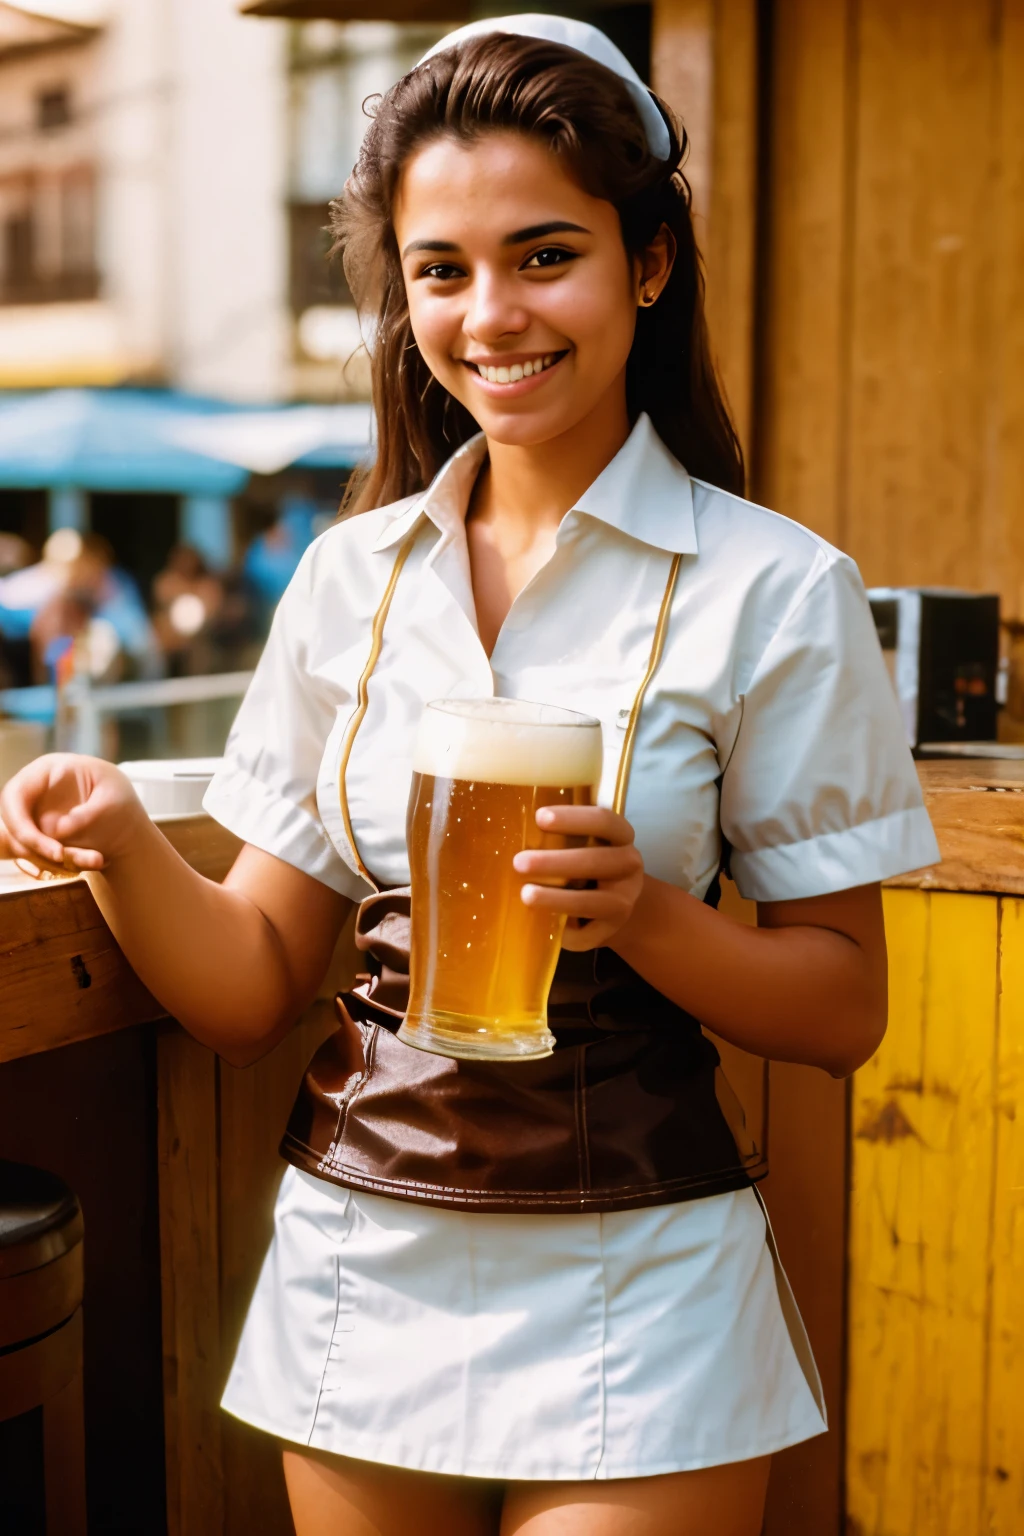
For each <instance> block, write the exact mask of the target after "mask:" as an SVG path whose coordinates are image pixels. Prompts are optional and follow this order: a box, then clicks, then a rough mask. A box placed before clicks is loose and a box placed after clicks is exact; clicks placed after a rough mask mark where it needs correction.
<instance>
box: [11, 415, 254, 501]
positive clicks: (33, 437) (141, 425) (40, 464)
mask: <svg viewBox="0 0 1024 1536" xmlns="http://www.w3.org/2000/svg"><path fill="white" fill-rule="evenodd" d="M224 410H225V406H224V405H223V403H222V402H213V401H206V400H202V399H197V398H191V397H189V396H187V395H178V394H174V393H172V392H170V391H159V390H153V391H148V390H129V389H112V390H91V389H55V390H48V391H46V392H45V393H44V394H39V395H33V396H30V397H25V396H22V397H21V398H16V399H14V400H11V401H10V402H9V403H6V404H0V486H18V487H22V488H29V487H46V486H60V485H73V486H80V487H81V488H82V489H83V490H87V491H136V492H146V491H149V492H157V493H159V492H163V493H165V494H170V495H179V496H234V495H237V494H238V492H239V491H240V490H241V489H242V487H243V486H244V485H245V484H246V482H247V481H248V479H249V472H248V470H247V469H245V468H244V467H242V466H240V465H237V464H231V463H227V462H225V461H224V460H223V459H219V458H214V457H212V456H210V455H207V454H204V453H200V452H197V451H195V450H194V449H192V448H190V447H188V446H186V445H185V444H183V443H181V442H178V441H175V440H174V437H173V436H172V432H173V429H174V427H175V425H176V424H180V423H181V422H182V421H183V420H186V419H189V418H193V419H194V418H196V417H202V416H207V415H210V414H212V413H213V412H223V411H224Z"/></svg>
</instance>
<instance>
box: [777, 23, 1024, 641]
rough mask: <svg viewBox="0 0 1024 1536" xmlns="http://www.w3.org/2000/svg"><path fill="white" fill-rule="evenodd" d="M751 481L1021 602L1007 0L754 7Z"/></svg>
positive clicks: (1022, 364)
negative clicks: (761, 90) (761, 165)
mask: <svg viewBox="0 0 1024 1536" xmlns="http://www.w3.org/2000/svg"><path fill="white" fill-rule="evenodd" d="M768 46H769V47H770V51H771V69H770V91H771V96H770V101H769V108H770V112H769V125H770V135H771V142H770V146H769V163H768V170H767V177H768V188H767V191H768V195H767V197H766V198H765V202H764V207H765V209H766V221H765V228H764V231H763V235H764V246H763V255H764V263H763V267H762V270H761V272H760V274H759V277H760V279H761V280H762V281H763V282H764V284H765V297H764V306H763V312H762V331H761V337H760V341H761V345H760V349H759V357H758V366H759V381H760V386H761V387H760V392H759V396H758V401H757V413H758V416H757V419H758V428H757V431H758V436H757V456H756V460H755V472H756V486H757V490H758V493H759V494H760V495H762V496H763V497H764V499H766V500H767V501H768V502H769V503H770V504H771V505H772V506H775V507H777V508H778V509H779V510H780V511H784V512H786V513H787V514H789V515H790V516H793V517H796V518H797V519H798V520H799V521H801V522H804V523H806V524H807V525H808V526H810V527H812V528H814V529H816V530H817V531H818V532H820V533H822V534H823V535H824V536H825V537H826V538H828V539H830V540H833V541H834V542H836V543H837V544H839V545H840V546H841V547H842V548H844V549H846V550H847V551H848V552H849V553H850V554H852V555H853V556H854V558H855V559H856V560H857V561H858V562H859V564H860V566H861V570H862V572H863V575H864V578H865V581H866V582H867V583H868V584H869V585H875V584H882V583H890V582H891V583H894V584H912V583H919V582H927V583H934V584H947V585H961V586H967V587H972V588H976V589H982V590H997V591H999V592H1000V593H1001V595H1002V599H1003V604H1004V609H1005V611H1006V613H1007V615H1008V616H1010V617H1015V618H1016V617H1020V616H1021V615H1022V614H1024V517H1022V515H1021V510H1022V509H1021V501H1022V498H1024V131H1022V130H1024V4H1021V0H976V3H974V4H970V5H964V4H963V3H962V0H830V3H829V4H828V5H821V4H818V3H816V0H776V3H775V4H774V6H773V7H772V37H771V38H770V39H769V40H768Z"/></svg>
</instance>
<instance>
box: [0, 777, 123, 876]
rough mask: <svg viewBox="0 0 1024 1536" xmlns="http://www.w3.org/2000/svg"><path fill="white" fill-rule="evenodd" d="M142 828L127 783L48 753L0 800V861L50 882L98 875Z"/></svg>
mask: <svg viewBox="0 0 1024 1536" xmlns="http://www.w3.org/2000/svg"><path fill="white" fill-rule="evenodd" d="M147 821H148V818H147V816H146V812H145V811H144V810H143V808H142V803H141V801H140V800H139V797H138V795H137V794H136V793H135V790H134V789H133V787H132V784H131V781H130V780H129V779H128V778H126V776H125V775H124V774H123V773H122V772H121V770H120V769H119V768H116V767H115V766H114V764H113V763H108V762H104V760H103V759H102V758H99V757H82V756H79V755H78V754H75V753H70V752H49V753H47V754H46V755H45V756H44V757H37V758H36V759H35V761H34V762H32V763H29V765H28V767H27V768H23V769H22V770H21V772H20V773H17V774H15V776H14V778H13V779H11V780H10V782H9V783H8V784H6V785H5V786H4V789H3V791H2V792H0V858H5V857H6V858H10V859H17V860H19V861H26V862H27V863H28V864H30V865H34V866H35V867H36V868H38V869H39V870H43V871H49V872H51V873H54V874H67V873H69V872H77V871H81V870H98V869H103V868H104V866H105V865H107V864H109V863H110V862H111V861H112V860H114V859H117V858H120V857H121V855H122V854H124V853H125V852H127V850H128V849H129V848H130V847H131V844H132V840H133V837H134V836H135V834H136V833H137V831H138V829H139V828H140V827H141V826H142V825H143V824H145V823H146V822H147Z"/></svg>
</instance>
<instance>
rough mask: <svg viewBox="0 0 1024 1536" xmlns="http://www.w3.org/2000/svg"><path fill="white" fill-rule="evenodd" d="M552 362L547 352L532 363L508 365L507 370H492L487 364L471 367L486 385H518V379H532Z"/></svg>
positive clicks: (494, 368) (553, 359)
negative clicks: (485, 381)
mask: <svg viewBox="0 0 1024 1536" xmlns="http://www.w3.org/2000/svg"><path fill="white" fill-rule="evenodd" d="M554 361H555V354H554V353H553V352H548V353H547V354H546V355H545V356H544V357H535V358H534V359H533V361H532V362H526V363H510V364H509V366H508V367H507V368H506V367H504V366H502V367H500V368H499V367H493V368H492V367H490V366H489V365H488V364H487V363H473V364H472V365H471V366H472V367H474V368H475V369H476V371H477V373H478V374H479V375H480V377H481V378H482V379H486V380H487V382H488V384H518V383H519V381H520V379H532V378H533V376H534V374H535V373H543V372H544V369H545V368H550V367H551V364H552V363H553V362H554Z"/></svg>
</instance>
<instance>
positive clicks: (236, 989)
mask: <svg viewBox="0 0 1024 1536" xmlns="http://www.w3.org/2000/svg"><path fill="white" fill-rule="evenodd" d="M86 878H87V879H88V881H89V885H90V888H91V889H92V893H93V895H94V897H95V898H96V903H97V905H98V906H99V908H100V911H101V912H102V913H103V916H104V918H105V919H106V921H107V923H108V925H109V927H110V929H111V931H112V933H113V934H114V937H115V938H116V939H117V942H118V943H119V944H120V946H121V948H122V949H123V950H124V952H125V955H126V956H127V958H128V961H129V962H130V964H131V966H132V968H133V969H134V970H135V971H136V972H137V974H138V975H139V976H140V977H141V979H142V981H143V982H145V984H146V986H147V987H148V988H149V990H150V991H151V992H152V993H153V995H154V997H156V998H157V999H158V1000H159V1001H160V1002H161V1003H162V1004H163V1006H164V1007H165V1008H166V1009H167V1011H168V1013H170V1014H172V1015H173V1016H174V1017H175V1018H176V1019H178V1020H179V1021H180V1023H181V1024H182V1025H183V1026H184V1027H185V1028H186V1029H187V1030H188V1031H189V1032H190V1033H191V1034H193V1035H195V1036H196V1038H197V1039H199V1040H201V1041H203V1043H204V1044H206V1045H209V1046H212V1047H213V1049H215V1050H217V1051H220V1052H221V1054H222V1055H224V1056H226V1057H227V1058H228V1059H229V1060H244V1059H251V1058H252V1057H253V1056H255V1055H257V1054H259V1053H260V1050H261V1049H262V1048H264V1047H265V1045H266V1044H268V1043H269V1042H270V1041H271V1040H272V1038H273V1036H274V1035H275V1034H276V1033H277V1032H278V1031H279V1030H280V1029H281V1028H283V1027H286V1025H287V1022H288V1021H289V1018H290V1014H291V1012H292V1011H294V1006H295V1005H294V1000H293V997H292V987H291V983H290V979H289V972H288V966H287V963H286V958H285V956H284V954H283V951H282V948H281V945H280V942H279V940H278V938H277V935H276V933H275V931H274V929H273V928H272V926H271V925H270V923H269V922H268V921H267V919H266V918H265V917H264V915H263V913H262V912H261V911H260V910H259V908H258V907H256V906H255V905H254V903H253V902H251V901H250V900H249V899H248V897H246V896H245V895H243V894H242V893H240V892H238V891H234V890H231V889H229V888H227V887H225V886H221V885H217V884H215V883H214V882H213V881H211V880H207V879H205V878H204V877H203V876H202V875H200V874H197V872H196V871H195V870H194V869H192V868H191V867H190V866H189V865H188V864H186V863H185V861H184V859H182V858H181V857H180V855H179V854H177V853H176V852H175V850H174V849H173V848H172V847H171V845H170V843H168V841H167V839H166V838H165V837H164V836H163V835H162V834H161V833H160V831H159V830H158V829H157V828H156V827H155V826H154V825H153V824H152V823H149V822H145V821H143V822H142V823H141V824H140V826H139V828H138V831H137V835H136V837H135V839H134V840H133V845H132V848H131V851H130V852H128V853H125V854H122V856H121V857H120V858H118V859H116V860H113V861H111V862H110V863H109V864H108V865H107V867H106V868H105V869H103V870H102V871H99V872H97V873H90V874H89V875H87V877H86Z"/></svg>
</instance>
